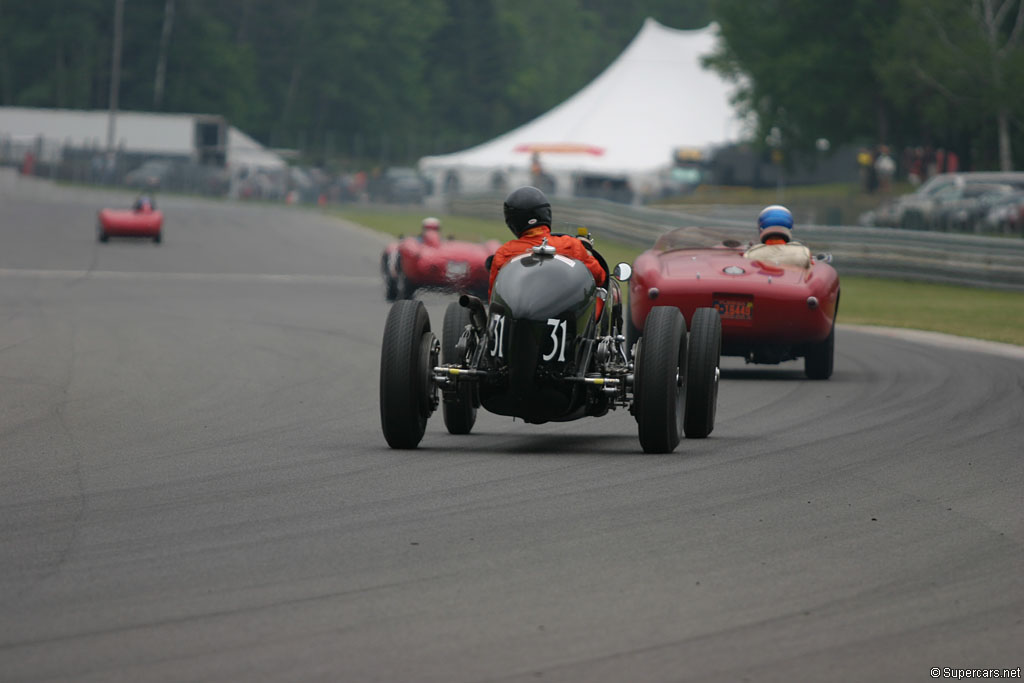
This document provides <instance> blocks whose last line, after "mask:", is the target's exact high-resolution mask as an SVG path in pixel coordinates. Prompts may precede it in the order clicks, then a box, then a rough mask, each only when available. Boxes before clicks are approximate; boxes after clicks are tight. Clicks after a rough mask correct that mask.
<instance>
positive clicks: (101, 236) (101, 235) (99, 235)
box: [96, 223, 110, 244]
mask: <svg viewBox="0 0 1024 683" xmlns="http://www.w3.org/2000/svg"><path fill="white" fill-rule="evenodd" d="M96 239H97V240H99V241H100V242H103V243H104V244H106V243H107V242H109V241H110V235H108V234H107V233H106V231H105V230H104V229H103V224H102V223H99V224H97V225H96Z"/></svg>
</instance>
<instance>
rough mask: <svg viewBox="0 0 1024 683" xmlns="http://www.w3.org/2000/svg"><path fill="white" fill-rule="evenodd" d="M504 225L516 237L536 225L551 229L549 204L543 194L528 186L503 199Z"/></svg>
mask: <svg viewBox="0 0 1024 683" xmlns="http://www.w3.org/2000/svg"><path fill="white" fill-rule="evenodd" d="M504 208H505V225H507V226H508V228H509V230H511V231H512V232H513V233H514V234H515V236H516V237H520V236H521V235H522V234H523V233H524V232H526V231H527V230H529V229H530V228H534V227H537V226H538V225H546V226H548V227H551V204H549V203H548V198H547V197H545V196H544V193H543V192H541V191H540V190H538V189H537V188H536V187H531V186H529V185H527V186H525V187H520V188H519V189H517V190H513V191H512V193H511V194H510V195H509V196H507V197H505V207H504Z"/></svg>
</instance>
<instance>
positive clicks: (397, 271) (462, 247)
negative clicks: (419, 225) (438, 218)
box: [381, 230, 501, 301]
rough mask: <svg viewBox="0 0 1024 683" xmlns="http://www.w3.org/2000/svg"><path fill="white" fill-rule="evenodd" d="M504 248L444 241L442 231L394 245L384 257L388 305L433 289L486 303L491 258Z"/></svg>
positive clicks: (497, 244)
mask: <svg viewBox="0 0 1024 683" xmlns="http://www.w3.org/2000/svg"><path fill="white" fill-rule="evenodd" d="M500 246H501V243H500V242H498V241H497V240H488V241H487V242H483V243H479V242H465V241H462V240H456V239H452V238H447V239H442V238H441V234H440V231H439V230H424V231H423V234H422V235H418V236H416V237H405V238H403V239H401V240H399V241H397V242H393V243H391V244H389V245H388V246H387V247H386V248H385V249H384V253H383V254H382V255H381V272H382V274H383V276H384V293H385V297H386V298H387V300H388V301H395V300H396V299H411V298H412V297H413V294H415V292H416V290H418V289H430V290H436V291H441V292H448V293H460V294H472V295H474V296H478V297H481V298H483V299H486V298H487V282H488V278H489V275H490V273H489V271H488V270H487V265H486V261H487V257H488V256H492V255H493V254H494V252H496V251H497V250H498V247H500Z"/></svg>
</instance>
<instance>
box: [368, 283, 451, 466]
mask: <svg viewBox="0 0 1024 683" xmlns="http://www.w3.org/2000/svg"><path fill="white" fill-rule="evenodd" d="M439 347H440V345H439V344H438V343H437V337H435V336H434V333H433V332H431V331H430V318H429V316H428V315H427V309H426V307H425V306H424V305H423V302H421V301H396V302H395V304H394V305H393V306H392V307H391V310H390V311H388V319H387V322H386V323H385V324H384V342H383V344H382V348H381V357H380V424H381V428H382V429H383V431H384V439H385V440H386V441H387V442H388V445H389V446H391V447H392V448H416V446H418V445H419V443H420V440H421V439H422V438H423V433H424V432H425V431H426V428H427V418H428V417H430V415H431V413H433V412H434V408H435V407H436V403H435V401H434V396H435V395H436V391H435V387H434V383H433V380H432V375H433V369H434V364H435V363H436V362H437V360H438V358H437V356H438V354H439V352H440V348H439Z"/></svg>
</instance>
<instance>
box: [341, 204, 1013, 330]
mask: <svg viewBox="0 0 1024 683" xmlns="http://www.w3.org/2000/svg"><path fill="white" fill-rule="evenodd" d="M333 213H335V214H336V215H338V216H340V217H342V218H344V219H345V220H349V221H352V222H353V223H358V224H360V225H363V226H366V227H367V228H370V229H372V230H377V231H379V232H383V233H386V234H389V235H394V236H396V237H397V236H398V235H413V234H417V233H418V232H419V230H420V221H422V220H423V218H424V216H425V215H426V214H424V213H423V212H422V211H418V212H414V211H387V212H383V211H350V210H348V209H343V210H338V211H333ZM438 217H439V218H440V219H441V226H442V228H441V229H442V232H443V234H445V235H446V236H447V235H451V236H453V237H455V238H456V239H462V240H468V241H471V242H478V241H483V240H488V239H496V240H499V241H501V242H504V241H506V240H508V239H510V237H511V233H510V232H509V231H508V228H506V227H505V226H504V225H501V224H498V223H495V222H491V221H485V220H480V219H477V218H470V217H466V216H444V215H442V216H438ZM595 238H596V240H595V241H596V246H597V248H598V250H600V252H601V254H602V255H603V256H604V257H605V260H607V261H608V263H609V265H614V264H616V263H618V262H619V261H626V262H629V263H632V262H633V260H634V259H635V258H636V257H637V255H638V254H639V253H640V252H641V251H643V249H642V248H639V247H635V246H632V245H627V244H621V243H618V242H614V241H613V240H604V239H602V238H601V235H600V234H598V235H595ZM837 267H838V269H839V272H840V276H842V264H837ZM839 321H840V322H843V323H852V324H860V325H882V326H887V327H905V328H909V329H916V330H929V331H933V332H944V333H946V334H953V335H957V336H961V337H973V338H976V339H987V340H989V341H997V342H1005V343H1008V344H1016V345H1018V346H1024V293H1020V292H1004V291H999V290H991V289H976V288H971V287H954V286H949V285H938V284H929V283H923V282H908V281H902V280H884V279H875V278H865V277H853V276H842V299H841V302H840V305H839Z"/></svg>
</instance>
